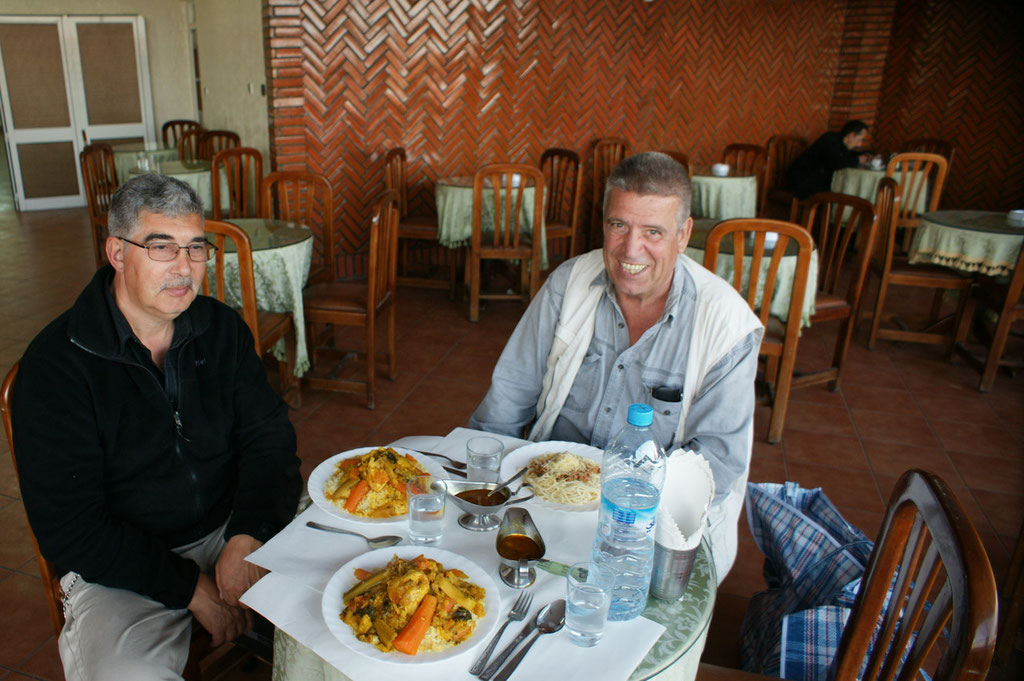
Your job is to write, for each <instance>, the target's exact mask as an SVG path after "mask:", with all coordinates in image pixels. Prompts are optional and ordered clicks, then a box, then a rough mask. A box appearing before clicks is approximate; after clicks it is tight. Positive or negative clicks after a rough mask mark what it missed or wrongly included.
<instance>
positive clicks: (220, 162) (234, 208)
mask: <svg viewBox="0 0 1024 681" xmlns="http://www.w3.org/2000/svg"><path fill="white" fill-rule="evenodd" d="M210 180H211V182H210V186H211V188H212V194H213V196H212V199H211V200H212V201H213V211H212V213H213V219H214V220H223V219H225V218H255V217H259V216H260V184H261V182H262V181H263V156H262V154H260V151H259V149H255V148H253V147H233V148H230V149H225V150H224V151H219V152H217V154H216V155H214V157H213V163H212V164H211V167H210ZM223 181H226V182H227V187H226V193H227V199H228V207H227V210H225V208H224V206H223V205H222V201H223V194H224V193H225V190H224V188H222V187H221V182H223Z"/></svg>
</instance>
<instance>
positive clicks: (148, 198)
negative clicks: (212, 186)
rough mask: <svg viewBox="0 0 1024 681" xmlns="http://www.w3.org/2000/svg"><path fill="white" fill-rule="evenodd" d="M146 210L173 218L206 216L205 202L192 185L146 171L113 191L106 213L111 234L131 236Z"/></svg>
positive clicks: (108, 229)
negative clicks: (108, 210)
mask: <svg viewBox="0 0 1024 681" xmlns="http://www.w3.org/2000/svg"><path fill="white" fill-rule="evenodd" d="M143 211H147V212H149V213H156V214H157V215H163V216H166V217H170V218H177V217H183V216H186V215H198V216H199V217H200V218H202V217H203V201H202V199H200V198H199V194H197V193H196V190H195V189H193V188H192V187H191V186H190V185H188V184H186V183H185V182H182V181H181V180H179V179H176V178H173V177H168V176H167V175H157V174H151V173H146V174H144V175H138V176H136V177H133V178H132V179H130V180H128V181H127V182H125V183H124V184H122V185H121V186H120V187H118V188H117V191H116V192H114V196H113V197H112V198H111V199H110V212H109V213H108V215H107V231H108V232H109V233H110V236H116V237H125V238H127V237H129V236H131V234H132V232H133V231H135V227H136V226H137V225H138V224H139V215H140V214H141V213H142V212H143Z"/></svg>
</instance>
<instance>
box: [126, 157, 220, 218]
mask: <svg viewBox="0 0 1024 681" xmlns="http://www.w3.org/2000/svg"><path fill="white" fill-rule="evenodd" d="M210 165H211V164H210V162H209V161H179V160H178V159H173V160H170V161H158V162H157V163H155V164H154V165H152V166H151V170H149V171H144V170H139V169H138V168H132V169H131V170H130V171H129V172H130V174H131V176H132V177H134V176H135V175H141V174H142V173H145V172H154V173H160V174H161V175H167V176H168V177H173V178H176V179H178V180H181V181H182V182H184V183H185V184H187V185H189V186H190V187H192V188H193V189H195V190H196V193H197V194H199V198H200V199H201V200H202V202H203V206H204V208H205V209H206V215H207V217H209V216H210V214H211V212H212V210H213V187H212V182H211V180H210ZM221 179H222V180H224V181H223V182H221V185H220V186H221V189H220V205H221V207H222V208H224V207H226V206H228V205H229V203H230V202H229V201H228V183H227V178H226V177H225V176H224V172H223V170H222V171H221Z"/></svg>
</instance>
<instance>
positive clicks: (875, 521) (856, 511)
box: [836, 506, 885, 541]
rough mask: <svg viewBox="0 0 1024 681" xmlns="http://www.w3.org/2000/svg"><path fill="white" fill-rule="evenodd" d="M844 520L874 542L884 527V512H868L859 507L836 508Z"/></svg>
mask: <svg viewBox="0 0 1024 681" xmlns="http://www.w3.org/2000/svg"><path fill="white" fill-rule="evenodd" d="M836 508H837V509H838V510H839V513H840V514H842V516H843V519H844V520H846V522H848V523H850V524H851V525H853V526H854V527H856V528H857V529H858V530H860V531H861V532H863V533H864V534H866V535H867V536H868V539H870V540H872V541H874V540H875V539H876V538H877V534H878V530H879V528H880V527H881V526H882V518H884V517H885V513H884V511H867V510H865V509H863V508H859V507H857V506H836Z"/></svg>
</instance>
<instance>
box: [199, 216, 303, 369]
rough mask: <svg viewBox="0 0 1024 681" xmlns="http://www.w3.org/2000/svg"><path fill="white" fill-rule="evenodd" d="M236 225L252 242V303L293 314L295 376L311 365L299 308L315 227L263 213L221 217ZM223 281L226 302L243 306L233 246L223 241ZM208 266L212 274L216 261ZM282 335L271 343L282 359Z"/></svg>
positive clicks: (262, 307)
mask: <svg viewBox="0 0 1024 681" xmlns="http://www.w3.org/2000/svg"><path fill="white" fill-rule="evenodd" d="M225 222H230V223H231V224H233V225H238V226H239V227H241V228H242V229H243V230H245V233H246V234H248V235H249V239H250V240H251V241H252V261H253V263H252V264H253V277H254V278H255V279H256V305H257V307H259V308H260V309H261V310H267V311H269V312H291V313H292V317H293V318H294V319H295V344H296V348H295V375H296V376H302V375H303V374H304V373H306V371H308V370H309V353H308V352H307V351H306V324H305V316H304V314H303V307H302V289H303V288H304V287H305V286H306V279H307V278H308V277H309V265H310V261H311V260H312V258H313V232H312V231H311V230H310V229H309V228H308V227H306V226H305V225H301V224H299V223H297V222H287V221H285V220H264V219H262V218H232V219H230V220H225ZM225 246H226V248H225V252H226V253H228V254H229V255H230V257H225V258H224V280H225V287H226V288H227V292H226V293H227V295H226V296H225V298H226V300H227V302H228V304H229V305H234V306H236V307H237V306H239V305H241V290H240V284H239V280H238V256H237V255H234V251H235V248H234V245H233V244H231V242H230V241H227V242H225ZM207 269H208V271H209V273H210V276H211V285H212V275H213V269H214V264H213V260H210V262H209V265H208V268H207ZM283 343H284V339H282V341H281V342H280V343H278V344H277V345H276V346H274V355H275V356H276V357H277V358H278V359H284V357H285V354H284V352H285V349H284V345H283Z"/></svg>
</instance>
